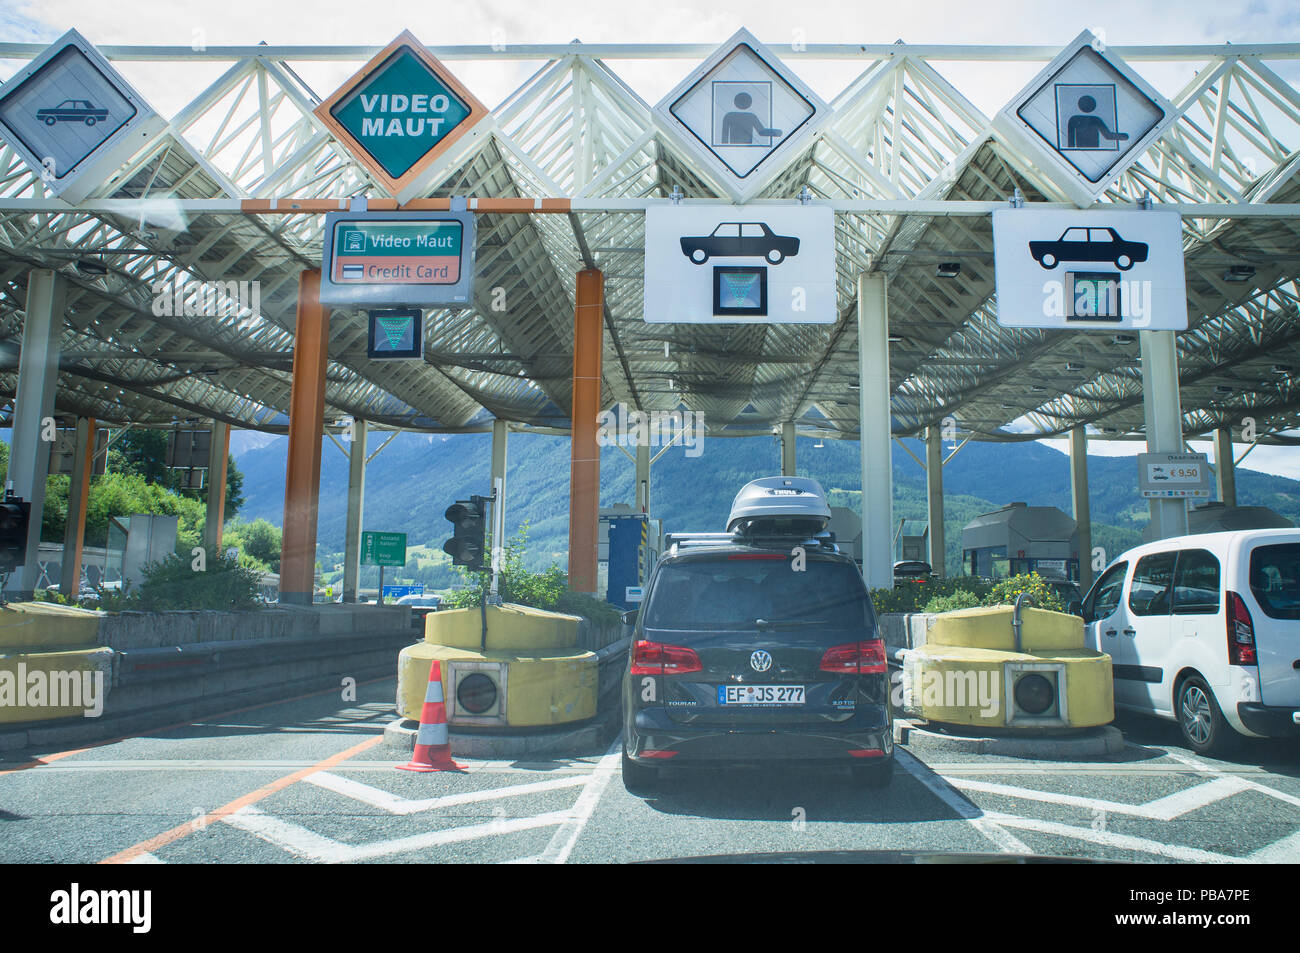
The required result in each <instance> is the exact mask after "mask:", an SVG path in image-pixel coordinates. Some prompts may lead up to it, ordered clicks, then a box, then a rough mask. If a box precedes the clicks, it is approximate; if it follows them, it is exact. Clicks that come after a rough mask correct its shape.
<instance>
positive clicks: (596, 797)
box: [537, 737, 623, 864]
mask: <svg viewBox="0 0 1300 953" xmlns="http://www.w3.org/2000/svg"><path fill="white" fill-rule="evenodd" d="M622 753H623V739H622V738H621V737H619V738H615V739H614V741H613V743H612V744H611V745H610V746H609V750H608V751H607V752H605V756H604V757H603V758H601V759H600V761H599V762H598V763H597V764H596V770H595V771H593V772H592V773H591V777H590V778H588V779H587V783H586V786H585V787H583V789H582V794H580V795H579V796H578V801H577V803H576V804H574V805H573V810H572V811H571V812H570V817H569V818H568V819H567V820H566V821H565V822H564V823H563V824H562V825H561V826H560V829H559V830H558V831H556V832H555V835H554V836H553V837H552V838H551V842H550V843H549V844H547V845H546V850H544V851H542V853H541V856H539V857H538V858H537V862H538V863H541V864H563V863H567V862H568V860H569V854H571V853H573V845H574V844H576V843H577V842H578V838H579V837H580V836H582V831H583V828H585V827H586V826H587V822H588V821H589V820H591V815H592V812H594V811H595V810H596V805H597V803H599V801H600V798H601V795H602V794H604V793H605V788H606V787H607V786H608V785H609V782H610V779H611V778H612V777H613V776H614V772H615V771H618V770H619V767H618V762H619V760H620V759H621V758H622Z"/></svg>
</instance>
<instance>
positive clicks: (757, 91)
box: [654, 30, 830, 202]
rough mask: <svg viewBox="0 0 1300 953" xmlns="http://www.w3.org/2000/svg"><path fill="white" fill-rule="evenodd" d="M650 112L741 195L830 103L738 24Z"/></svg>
mask: <svg viewBox="0 0 1300 953" xmlns="http://www.w3.org/2000/svg"><path fill="white" fill-rule="evenodd" d="M654 114H655V118H656V121H657V122H658V124H659V126H660V128H661V129H663V130H664V132H665V133H666V134H667V135H669V136H670V137H671V139H672V140H673V141H675V142H677V143H678V144H679V145H680V146H681V147H682V149H683V151H685V152H686V153H687V154H688V155H689V156H690V157H691V158H693V159H695V160H697V161H698V163H699V164H700V166H701V168H702V170H703V171H704V172H706V173H707V177H708V178H710V179H712V180H713V181H714V183H715V184H717V185H718V186H719V187H720V188H721V189H722V190H723V191H725V192H726V193H727V194H729V195H730V196H731V197H732V198H733V199H735V200H736V201H737V202H745V201H747V200H748V199H749V198H751V197H752V196H754V195H756V194H757V193H758V192H759V190H760V189H762V188H763V187H764V186H765V185H767V184H768V183H769V182H770V181H771V180H772V178H773V177H774V176H775V175H776V174H777V173H779V172H780V171H781V167H782V165H783V163H784V162H786V161H788V160H789V159H790V158H791V157H792V156H793V155H794V154H795V153H796V152H797V151H798V150H799V149H800V148H802V147H803V146H804V145H805V144H806V143H807V142H808V141H809V140H810V139H811V138H812V137H813V136H814V135H815V134H816V132H817V131H818V130H819V129H820V128H821V126H822V125H823V124H824V123H825V122H826V120H827V119H829V118H830V107H829V106H828V105H826V103H824V102H823V101H822V100H821V99H820V98H819V97H818V96H817V94H816V93H814V92H813V91H812V90H811V89H810V88H809V87H808V86H807V85H806V84H805V83H804V82H803V81H802V80H800V79H799V77H797V76H795V75H794V73H792V72H791V71H790V70H788V69H787V68H786V67H785V65H784V64H783V63H782V62H781V61H780V60H778V59H777V58H776V56H775V55H773V53H772V52H771V51H770V50H769V49H768V48H767V47H765V46H763V44H761V43H759V42H758V40H757V39H755V38H754V36H753V34H751V33H750V32H749V31H748V30H740V31H739V32H737V33H736V35H735V36H733V37H732V38H731V39H729V40H728V41H727V42H726V43H723V44H722V46H720V47H718V49H717V50H716V51H715V52H714V53H713V55H712V56H710V57H709V58H708V59H707V60H705V61H704V62H703V63H702V64H701V65H700V66H699V67H698V68H697V69H696V70H695V71H694V72H692V73H691V74H690V75H689V76H687V77H686V79H684V80H683V81H682V82H681V83H679V84H678V85H677V87H676V88H675V89H673V91H672V92H670V93H669V94H668V95H667V96H665V97H664V98H663V100H662V101H660V103H659V105H657V106H656V107H655V110H654Z"/></svg>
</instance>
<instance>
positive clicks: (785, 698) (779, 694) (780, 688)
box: [718, 685, 804, 705]
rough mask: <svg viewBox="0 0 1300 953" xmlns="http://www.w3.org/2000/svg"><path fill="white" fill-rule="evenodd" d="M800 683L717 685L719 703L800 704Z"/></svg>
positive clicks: (801, 702) (801, 701)
mask: <svg viewBox="0 0 1300 953" xmlns="http://www.w3.org/2000/svg"><path fill="white" fill-rule="evenodd" d="M803 689H804V687H803V686H802V685H719V686H718V704H719V705H802V704H803V703H804V699H803Z"/></svg>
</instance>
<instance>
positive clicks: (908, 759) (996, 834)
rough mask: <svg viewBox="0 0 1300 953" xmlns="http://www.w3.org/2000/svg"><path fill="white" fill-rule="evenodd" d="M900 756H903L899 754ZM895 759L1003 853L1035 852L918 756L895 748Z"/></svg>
mask: <svg viewBox="0 0 1300 953" xmlns="http://www.w3.org/2000/svg"><path fill="white" fill-rule="evenodd" d="M900 756H901V757H900ZM894 758H895V759H896V760H897V763H898V764H900V765H901V766H902V768H903V770H904V771H906V772H907V773H908V774H910V775H911V776H912V777H914V778H916V780H918V781H920V782H921V783H922V784H923V785H925V787H926V788H927V789H928V790H929V792H930V793H931V794H933V795H934V796H935V797H937V798H938V799H939V800H941V801H943V803H944V804H947V805H948V807H950V808H951V809H952V810H953V811H954V812H956V814H957V816H958V817H961V818H964V819H965V820H967V821H970V824H971V826H972V827H974V828H975V829H976V830H977V831H979V832H980V833H981V834H983V835H984V836H985V837H987V838H988V839H989V840H991V841H993V843H994V844H996V845H997V847H998V850H1000V851H1002V852H1003V853H1004V854H1032V853H1033V851H1032V850H1030V849H1029V846H1028V845H1027V844H1025V843H1024V841H1022V840H1020V839H1019V838H1018V837H1016V836H1015V835H1013V834H1010V833H1008V832H1007V831H1004V830H1003V829H1002V828H1001V827H999V826H998V825H997V824H995V823H992V822H990V821H989V820H988V817H987V815H986V814H985V812H984V811H982V810H980V809H979V808H978V807H976V806H975V805H973V804H971V803H970V802H969V801H967V800H966V799H965V798H963V797H962V796H961V795H959V794H958V793H957V792H956V791H954V790H953V789H952V787H951V786H950V785H949V784H948V783H947V782H946V781H944V780H943V779H942V778H940V777H939V776H938V775H937V774H935V773H934V772H933V771H931V770H930V769H929V768H928V767H927V766H926V765H925V764H924V762H922V761H920V760H918V759H917V758H916V756H915V755H913V754H911V753H910V752H907V751H902V750H900V749H898V748H895V749H894Z"/></svg>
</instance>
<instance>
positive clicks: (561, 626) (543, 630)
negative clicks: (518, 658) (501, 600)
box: [424, 604, 582, 653]
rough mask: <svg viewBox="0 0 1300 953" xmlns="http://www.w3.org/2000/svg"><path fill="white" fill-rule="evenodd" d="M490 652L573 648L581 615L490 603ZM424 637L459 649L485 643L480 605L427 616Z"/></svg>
mask: <svg viewBox="0 0 1300 953" xmlns="http://www.w3.org/2000/svg"><path fill="white" fill-rule="evenodd" d="M487 621H488V638H487V651H489V652H513V651H523V652H525V653H526V652H529V651H531V650H533V649H537V648H547V649H554V648H574V647H576V646H577V644H578V630H579V627H580V626H581V625H582V619H581V618H580V617H578V616H576V615H564V614H563V613H560V612H548V611H546V610H545V609H534V608H532V607H531V606H519V605H513V604H507V605H501V606H488V607H487ZM424 640H425V641H426V642H433V643H436V644H438V645H449V646H451V647H453V648H458V649H474V650H476V651H477V650H479V649H480V648H482V647H483V617H482V615H481V614H480V610H478V609H446V610H443V611H440V612H430V613H429V614H428V615H427V616H425V617H424Z"/></svg>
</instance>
